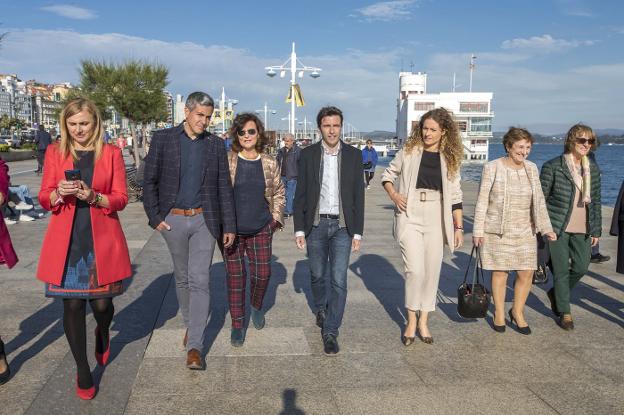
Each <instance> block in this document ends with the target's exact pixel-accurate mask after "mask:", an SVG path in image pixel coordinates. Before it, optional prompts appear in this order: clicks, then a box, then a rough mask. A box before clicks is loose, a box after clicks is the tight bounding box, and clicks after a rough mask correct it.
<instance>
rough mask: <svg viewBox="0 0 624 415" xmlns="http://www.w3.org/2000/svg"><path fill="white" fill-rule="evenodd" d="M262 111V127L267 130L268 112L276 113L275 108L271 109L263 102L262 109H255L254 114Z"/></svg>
mask: <svg viewBox="0 0 624 415" xmlns="http://www.w3.org/2000/svg"><path fill="white" fill-rule="evenodd" d="M262 112H264V129H265V130H266V131H269V114H273V115H275V114H277V111H276V110H272V109H270V108H269V107H268V106H267V103H266V102H265V103H264V109H260V110H256V114H260V113H262Z"/></svg>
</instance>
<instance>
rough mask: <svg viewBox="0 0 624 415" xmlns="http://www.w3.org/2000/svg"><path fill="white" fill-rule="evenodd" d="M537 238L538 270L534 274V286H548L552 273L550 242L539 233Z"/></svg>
mask: <svg viewBox="0 0 624 415" xmlns="http://www.w3.org/2000/svg"><path fill="white" fill-rule="evenodd" d="M536 238H537V269H536V270H535V272H533V284H546V283H547V282H548V279H549V275H550V276H552V273H551V271H550V266H549V264H550V250H549V249H548V240H547V239H546V237H544V235H542V234H541V233H538V234H537V235H536Z"/></svg>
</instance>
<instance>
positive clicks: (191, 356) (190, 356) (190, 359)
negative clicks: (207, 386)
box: [186, 349, 204, 370]
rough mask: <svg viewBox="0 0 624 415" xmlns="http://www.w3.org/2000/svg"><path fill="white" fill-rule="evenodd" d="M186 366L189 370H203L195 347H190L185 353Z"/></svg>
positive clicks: (202, 364) (200, 358)
mask: <svg viewBox="0 0 624 415" xmlns="http://www.w3.org/2000/svg"><path fill="white" fill-rule="evenodd" d="M186 367H187V368H189V369H191V370H204V362H203V361H202V357H201V354H200V353H199V350H197V349H191V350H189V351H188V353H187V354H186Z"/></svg>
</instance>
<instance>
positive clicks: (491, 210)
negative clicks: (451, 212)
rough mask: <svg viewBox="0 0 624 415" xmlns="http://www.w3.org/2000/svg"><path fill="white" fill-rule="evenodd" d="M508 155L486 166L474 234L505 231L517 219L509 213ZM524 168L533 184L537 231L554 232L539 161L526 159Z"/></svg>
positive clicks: (533, 207)
mask: <svg viewBox="0 0 624 415" xmlns="http://www.w3.org/2000/svg"><path fill="white" fill-rule="evenodd" d="M503 159H504V158H502V157H501V158H498V159H496V160H493V161H490V162H489V163H487V164H486V165H485V166H483V173H482V174H481V184H480V185H479V196H477V205H476V207H475V215H474V227H473V231H472V234H473V236H476V237H483V235H484V234H485V233H495V234H499V235H502V234H503V228H504V227H503V224H504V223H507V222H508V221H513V220H514V218H513V217H512V216H511V215H510V212H509V203H508V199H509V192H507V173H506V169H505V166H504V165H503ZM524 169H525V171H526V173H527V176H528V178H529V182H530V183H531V192H532V199H531V222H532V225H533V229H532V230H533V233H534V234H535V233H537V232H541V233H542V234H544V233H549V232H552V231H553V229H552V226H551V224H550V218H549V217H548V211H547V210H546V201H545V200H544V193H543V192H542V185H541V183H540V179H539V172H538V171H537V166H536V165H535V163H533V162H530V161H528V160H526V161H525V162H524Z"/></svg>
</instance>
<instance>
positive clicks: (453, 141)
mask: <svg viewBox="0 0 624 415" xmlns="http://www.w3.org/2000/svg"><path fill="white" fill-rule="evenodd" d="M428 119H432V120H433V121H435V122H437V123H438V125H439V126H440V128H441V129H442V138H441V139H440V154H441V155H443V156H444V160H445V161H446V166H447V169H448V178H449V180H452V179H454V178H455V176H456V175H457V174H459V169H460V167H461V162H462V159H463V157H464V146H463V145H462V141H461V137H460V136H459V129H458V128H457V124H456V123H455V120H454V119H453V116H452V115H451V113H450V112H449V111H447V110H446V109H444V108H435V109H432V110H431V111H428V112H426V113H425V114H424V115H423V116H422V117H420V121H419V122H418V128H414V129H413V130H412V133H411V134H410V136H409V138H408V139H407V142H406V143H405V152H406V153H407V154H411V152H412V151H413V150H414V148H419V149H421V150H422V148H423V138H422V129H423V125H424V124H425V121H426V120H428Z"/></svg>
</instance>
